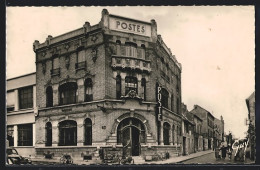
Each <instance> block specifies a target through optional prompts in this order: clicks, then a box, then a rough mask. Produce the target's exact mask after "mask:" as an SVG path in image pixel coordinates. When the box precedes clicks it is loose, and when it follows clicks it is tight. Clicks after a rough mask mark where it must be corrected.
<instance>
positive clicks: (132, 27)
mask: <svg viewBox="0 0 260 170" xmlns="http://www.w3.org/2000/svg"><path fill="white" fill-rule="evenodd" d="M116 28H119V29H123V30H128V31H133V32H138V33H145V26H144V25H139V24H133V23H127V22H121V21H116Z"/></svg>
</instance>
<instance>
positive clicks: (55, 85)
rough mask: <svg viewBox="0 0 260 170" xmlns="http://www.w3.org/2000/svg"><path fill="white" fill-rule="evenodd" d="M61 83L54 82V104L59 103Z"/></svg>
mask: <svg viewBox="0 0 260 170" xmlns="http://www.w3.org/2000/svg"><path fill="white" fill-rule="evenodd" d="M58 89H59V85H58V84H54V85H53V106H58V105H59V90H58Z"/></svg>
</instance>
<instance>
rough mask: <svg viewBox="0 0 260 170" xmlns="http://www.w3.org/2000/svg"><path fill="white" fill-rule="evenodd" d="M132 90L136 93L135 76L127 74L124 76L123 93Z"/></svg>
mask: <svg viewBox="0 0 260 170" xmlns="http://www.w3.org/2000/svg"><path fill="white" fill-rule="evenodd" d="M131 90H134V91H135V92H136V93H138V91H137V78H136V77H131V76H127V77H126V78H125V94H126V95H127V94H128V92H129V91H131Z"/></svg>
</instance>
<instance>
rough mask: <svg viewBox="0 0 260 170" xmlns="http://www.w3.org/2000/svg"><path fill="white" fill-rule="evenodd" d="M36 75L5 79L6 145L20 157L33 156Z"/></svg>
mask: <svg viewBox="0 0 260 170" xmlns="http://www.w3.org/2000/svg"><path fill="white" fill-rule="evenodd" d="M35 76H36V74H35V73H31V74H26V75H22V76H19V77H15V78H11V79H7V84H6V88H7V93H6V96H7V106H6V108H7V111H6V112H7V113H6V116H7V119H6V120H7V122H6V124H7V136H6V137H7V141H8V142H7V144H8V145H9V146H11V147H14V148H16V149H17V151H18V152H19V154H21V155H22V156H29V155H32V156H34V155H35V150H34V147H35V145H34V144H35V142H36V139H35V114H37V109H36V84H35V83H36V77H35Z"/></svg>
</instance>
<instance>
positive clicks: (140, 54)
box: [137, 44, 146, 59]
mask: <svg viewBox="0 0 260 170" xmlns="http://www.w3.org/2000/svg"><path fill="white" fill-rule="evenodd" d="M137 58H141V59H146V57H145V45H144V44H142V45H141V48H138V49H137Z"/></svg>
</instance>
